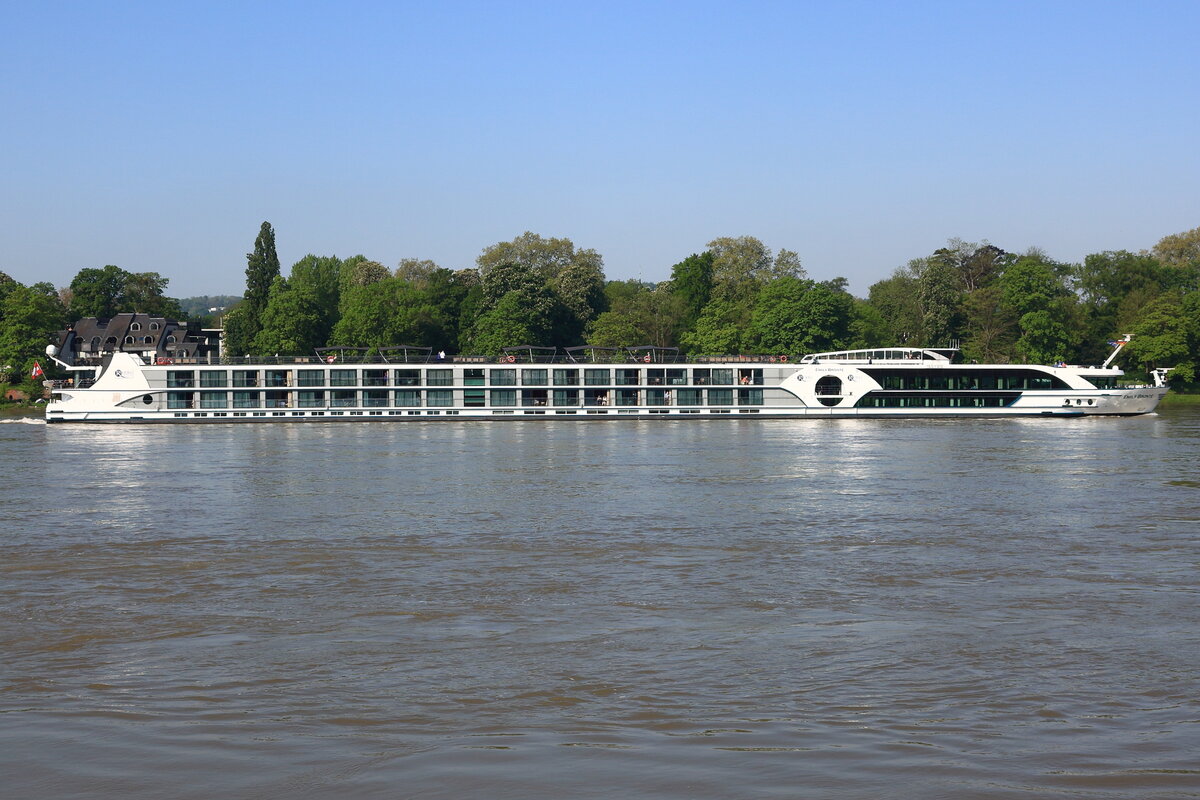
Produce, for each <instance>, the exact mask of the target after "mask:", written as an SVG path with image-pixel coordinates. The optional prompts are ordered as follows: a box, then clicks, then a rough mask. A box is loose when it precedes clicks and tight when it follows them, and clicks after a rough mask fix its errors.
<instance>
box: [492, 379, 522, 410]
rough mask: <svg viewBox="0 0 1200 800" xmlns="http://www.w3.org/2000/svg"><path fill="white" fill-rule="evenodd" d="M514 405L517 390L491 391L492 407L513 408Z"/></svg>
mask: <svg viewBox="0 0 1200 800" xmlns="http://www.w3.org/2000/svg"><path fill="white" fill-rule="evenodd" d="M493 371H494V370H493ZM514 380H515V378H514ZM516 404H517V390H516V389H492V405H493V406H515V405H516Z"/></svg>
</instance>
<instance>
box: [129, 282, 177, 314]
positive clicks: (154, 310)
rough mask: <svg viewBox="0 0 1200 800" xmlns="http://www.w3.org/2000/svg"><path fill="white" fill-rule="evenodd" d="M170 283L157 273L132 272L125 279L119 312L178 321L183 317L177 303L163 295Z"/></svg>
mask: <svg viewBox="0 0 1200 800" xmlns="http://www.w3.org/2000/svg"><path fill="white" fill-rule="evenodd" d="M168 283H170V281H169V280H168V279H167V278H164V277H163V276H162V275H159V274H158V273H157V272H134V273H130V274H129V276H128V277H127V278H126V279H125V287H124V289H123V291H122V295H123V297H122V300H121V310H122V311H134V312H137V313H139V314H149V315H151V316H154V317H165V318H167V319H175V320H178V319H180V318H182V317H183V309H181V308H180V307H179V301H178V300H175V299H174V298H171V297H167V296H166V295H164V294H163V292H165V291H166V290H167V284H168Z"/></svg>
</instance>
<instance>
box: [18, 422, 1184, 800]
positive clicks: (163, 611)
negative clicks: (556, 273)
mask: <svg viewBox="0 0 1200 800" xmlns="http://www.w3.org/2000/svg"><path fill="white" fill-rule="evenodd" d="M0 448H2V450H0V452H3V453H4V456H5V458H4V462H3V466H0V476H2V480H0V502H2V503H3V507H4V509H5V512H6V517H7V519H8V523H9V528H8V531H7V534H6V538H5V541H4V550H3V553H0V557H2V558H0V599H2V602H3V606H2V607H0V610H2V611H3V617H2V621H0V646H2V648H3V650H2V652H3V653H4V654H5V661H4V668H3V671H2V672H0V681H2V683H0V688H2V691H0V712H3V713H0V769H2V770H3V774H4V775H5V779H6V784H7V785H8V786H9V787H10V788H9V792H10V793H13V794H14V796H20V797H63V796H70V795H78V796H84V795H86V796H110V795H111V796H121V797H147V798H150V797H154V798H157V797H162V796H167V795H169V796H172V797H179V796H182V797H206V798H207V797H212V796H218V795H229V796H263V797H267V796H281V795H287V796H301V797H334V796H337V797H345V796H353V797H395V796H421V797H462V796H487V797H512V798H518V797H519V798H530V797H546V798H558V797H564V796H579V797H627V796H655V797H660V796H661V797H700V798H727V797H743V796H754V797H757V796H787V797H792V796H819V797H845V798H859V797H874V796H913V797H926V796H941V797H956V798H957V797H965V798H1009V797H1014V798H1015V797H1028V796H1038V797H1045V796H1063V797H1080V796H1082V797H1093V796H1103V797H1131V798H1133V797H1137V798H1147V797H1162V798H1166V797H1187V796H1200V771H1198V770H1197V769H1196V767H1195V765H1194V760H1195V759H1194V754H1195V752H1197V751H1198V750H1200V727H1198V725H1200V723H1198V720H1200V713H1198V710H1197V707H1196V700H1195V697H1196V694H1197V693H1196V688H1197V687H1196V679H1195V674H1196V673H1195V664H1196V663H1197V656H1200V647H1198V638H1200V635H1198V634H1197V630H1200V628H1198V627H1197V622H1198V621H1200V620H1198V616H1200V615H1198V613H1197V610H1196V609H1197V602H1196V601H1197V597H1196V588H1195V576H1196V552H1197V550H1196V545H1197V539H1198V538H1200V533H1198V531H1200V526H1198V525H1197V522H1198V521H1200V494H1198V493H1197V491H1196V489H1197V486H1196V482H1195V481H1194V480H1193V479H1194V478H1195V476H1196V474H1197V473H1196V469H1195V466H1194V465H1195V464H1196V463H1198V456H1200V415H1196V414H1192V413H1186V412H1167V413H1163V414H1160V415H1155V416H1149V417H1139V418H1131V419H1120V420H1113V419H1081V420H1070V421H1053V420H1037V419H1026V420H1021V419H1012V420H953V421H948V420H943V421H936V420H907V421H905V420H802V421H795V422H788V421H757V422H756V421H749V420H738V421H728V422H725V421H722V422H712V423H702V422H695V421H688V422H667V421H648V422H633V421H629V422H615V423H611V422H610V423H603V422H600V423H579V422H558V423H555V422H549V421H545V422H541V423H526V424H519V423H518V424H480V423H460V422H411V423H409V422H406V423H398V424H378V425H373V424H340V423H330V424H326V425H286V424H281V425H262V426H254V427H244V426H221V425H213V426H178V427H175V426H162V427H150V426H146V427H138V426H128V427H127V426H112V427H72V426H50V427H44V426H42V427H36V426H26V425H9V426H5V427H4V428H3V429H0ZM898 786H903V787H904V790H903V791H899V790H897V788H896V787H898Z"/></svg>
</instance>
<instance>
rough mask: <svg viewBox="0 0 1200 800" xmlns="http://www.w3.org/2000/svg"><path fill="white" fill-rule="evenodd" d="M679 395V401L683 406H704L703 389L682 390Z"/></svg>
mask: <svg viewBox="0 0 1200 800" xmlns="http://www.w3.org/2000/svg"><path fill="white" fill-rule="evenodd" d="M677 394H678V398H677V400H678V402H679V405H681V406H699V405H703V404H704V390H703V389H680V390H679V391H678V393H677Z"/></svg>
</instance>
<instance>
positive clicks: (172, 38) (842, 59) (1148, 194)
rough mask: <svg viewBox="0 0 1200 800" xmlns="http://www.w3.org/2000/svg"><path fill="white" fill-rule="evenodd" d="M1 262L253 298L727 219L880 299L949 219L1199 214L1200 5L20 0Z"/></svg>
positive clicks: (1030, 227)
mask: <svg viewBox="0 0 1200 800" xmlns="http://www.w3.org/2000/svg"><path fill="white" fill-rule="evenodd" d="M0 10H2V12H3V13H2V19H3V24H0V108H2V109H3V123H2V124H0V271H4V272H7V273H8V274H10V275H12V276H13V277H14V278H16V279H17V280H19V281H22V282H25V283H29V282H33V281H36V280H49V281H52V282H54V283H55V284H57V285H66V284H67V283H69V282H70V280H71V278H72V277H73V276H74V275H75V273H76V272H77V271H78V270H79V269H80V268H82V267H98V266H103V265H104V264H117V265H119V266H121V267H123V268H125V269H127V270H130V271H136V272H141V271H147V270H153V271H157V272H160V273H162V274H163V275H165V276H167V277H169V278H170V280H171V284H170V287H169V294H172V295H174V296H178V297H183V296H190V295H197V294H224V293H240V292H241V291H242V289H243V287H244V270H245V254H246V253H247V252H248V251H250V250H251V248H252V246H253V242H254V237H255V235H256V234H257V232H258V227H259V224H260V223H261V222H262V221H263V220H268V221H270V222H271V223H272V224H273V225H274V226H275V230H276V235H277V242H278V249H279V255H280V259H281V260H282V261H283V263H284V267H285V273H286V269H287V267H288V265H290V264H291V263H292V262H294V261H296V260H297V259H299V258H300V257H302V256H303V255H304V254H306V253H309V252H312V253H317V254H319V255H338V256H342V257H346V256H349V255H353V254H355V253H363V254H365V255H367V256H368V257H370V258H373V259H375V260H377V261H380V262H383V263H384V264H386V265H388V266H392V267H394V266H395V265H396V262H397V261H399V260H400V259H401V258H406V257H416V258H429V259H433V260H435V261H437V262H438V263H439V264H441V265H442V266H444V267H450V268H455V269H457V268H462V267H467V266H472V265H473V264H474V259H475V257H476V256H477V255H478V254H479V252H480V251H481V250H482V249H483V248H484V247H486V246H488V245H490V244H492V243H494V242H498V241H502V240H507V239H511V238H513V237H514V236H516V235H518V234H520V233H522V232H523V231H526V230H531V231H534V232H537V233H540V234H542V235H544V236H565V237H569V238H570V239H572V240H573V241H574V242H575V244H576V245H577V246H580V247H590V248H595V249H596V250H598V251H599V252H600V253H601V254H602V255H603V256H604V259H605V267H606V272H607V274H608V277H609V278H614V279H624V278H640V279H644V280H661V279H664V278H666V277H668V276H669V274H670V267H671V264H673V263H675V262H676V261H679V260H681V259H682V258H684V257H685V256H687V255H688V254H689V253H693V252H698V251H701V250H703V249H704V246H705V243H706V242H708V241H709V240H711V239H713V238H715V237H718V236H738V235H744V234H748V235H752V236H757V237H758V238H760V239H762V240H763V241H764V242H765V243H766V244H767V245H768V246H769V247H771V248H773V249H776V250H777V249H779V248H783V247H786V248H788V249H790V250H795V251H797V252H798V253H799V254H800V257H801V259H802V261H803V263H804V265H805V267H806V268H807V269H808V271H809V273H810V275H812V276H813V277H815V278H819V279H826V278H831V277H834V276H837V275H841V276H845V277H847V278H849V279H850V282H851V288H852V290H853V291H854V292H855V293H857V294H860V295H861V294H865V292H866V290H867V287H868V286H870V284H871V283H873V282H875V281H877V280H880V279H882V278H884V277H886V276H887V275H888V274H890V273H891V271H892V270H893V269H895V268H896V267H897V266H900V265H902V264H904V263H905V262H907V261H908V260H909V259H911V258H916V257H919V256H922V255H926V254H928V253H930V252H932V251H933V250H934V249H936V248H938V247H939V246H941V245H943V244H944V243H945V241H946V239H948V238H950V237H961V238H963V239H966V240H968V241H980V240H983V239H987V240H989V241H991V242H992V243H993V244H996V245H999V246H1001V247H1003V248H1005V249H1009V250H1024V249H1025V248H1027V247H1030V246H1038V247H1041V248H1043V249H1044V250H1046V251H1047V252H1048V253H1049V254H1050V255H1051V256H1053V257H1055V258H1058V259H1062V260H1067V261H1078V260H1081V259H1082V258H1083V257H1084V256H1085V255H1086V254H1087V253H1091V252H1099V251H1102V250H1113V249H1130V250H1138V249H1142V248H1148V247H1151V246H1152V245H1153V244H1154V243H1155V242H1156V241H1157V240H1158V239H1159V238H1161V237H1162V236H1164V235H1166V234H1170V233H1176V232H1179V231H1183V230H1187V229H1190V228H1194V227H1196V226H1198V225H1200V48H1198V46H1197V42H1196V35H1197V32H1198V31H1200V2H1196V1H1195V0H1192V1H1191V2H1152V3H1141V2H1127V3H1113V2H1099V1H1097V0H1092V2H1053V1H1049V0H1040V1H1039V2H1019V1H1011V2H970V0H956V1H955V2H904V3H892V2H882V0H881V1H880V2H868V3H860V2H829V1H828V0H823V1H822V2H780V3H768V2H749V3H745V2H743V3H732V2H711V3H710V2H694V3H684V2H668V3H663V2H613V1H612V0H605V1H604V2H590V3H584V2H566V1H564V0H560V1H559V2H479V3H474V2H420V3H414V2H340V3H332V2H331V3H265V2H261V3H260V2H235V3H220V2H195V3H188V2H145V3H128V2H93V3H72V2H14V0H0Z"/></svg>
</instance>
